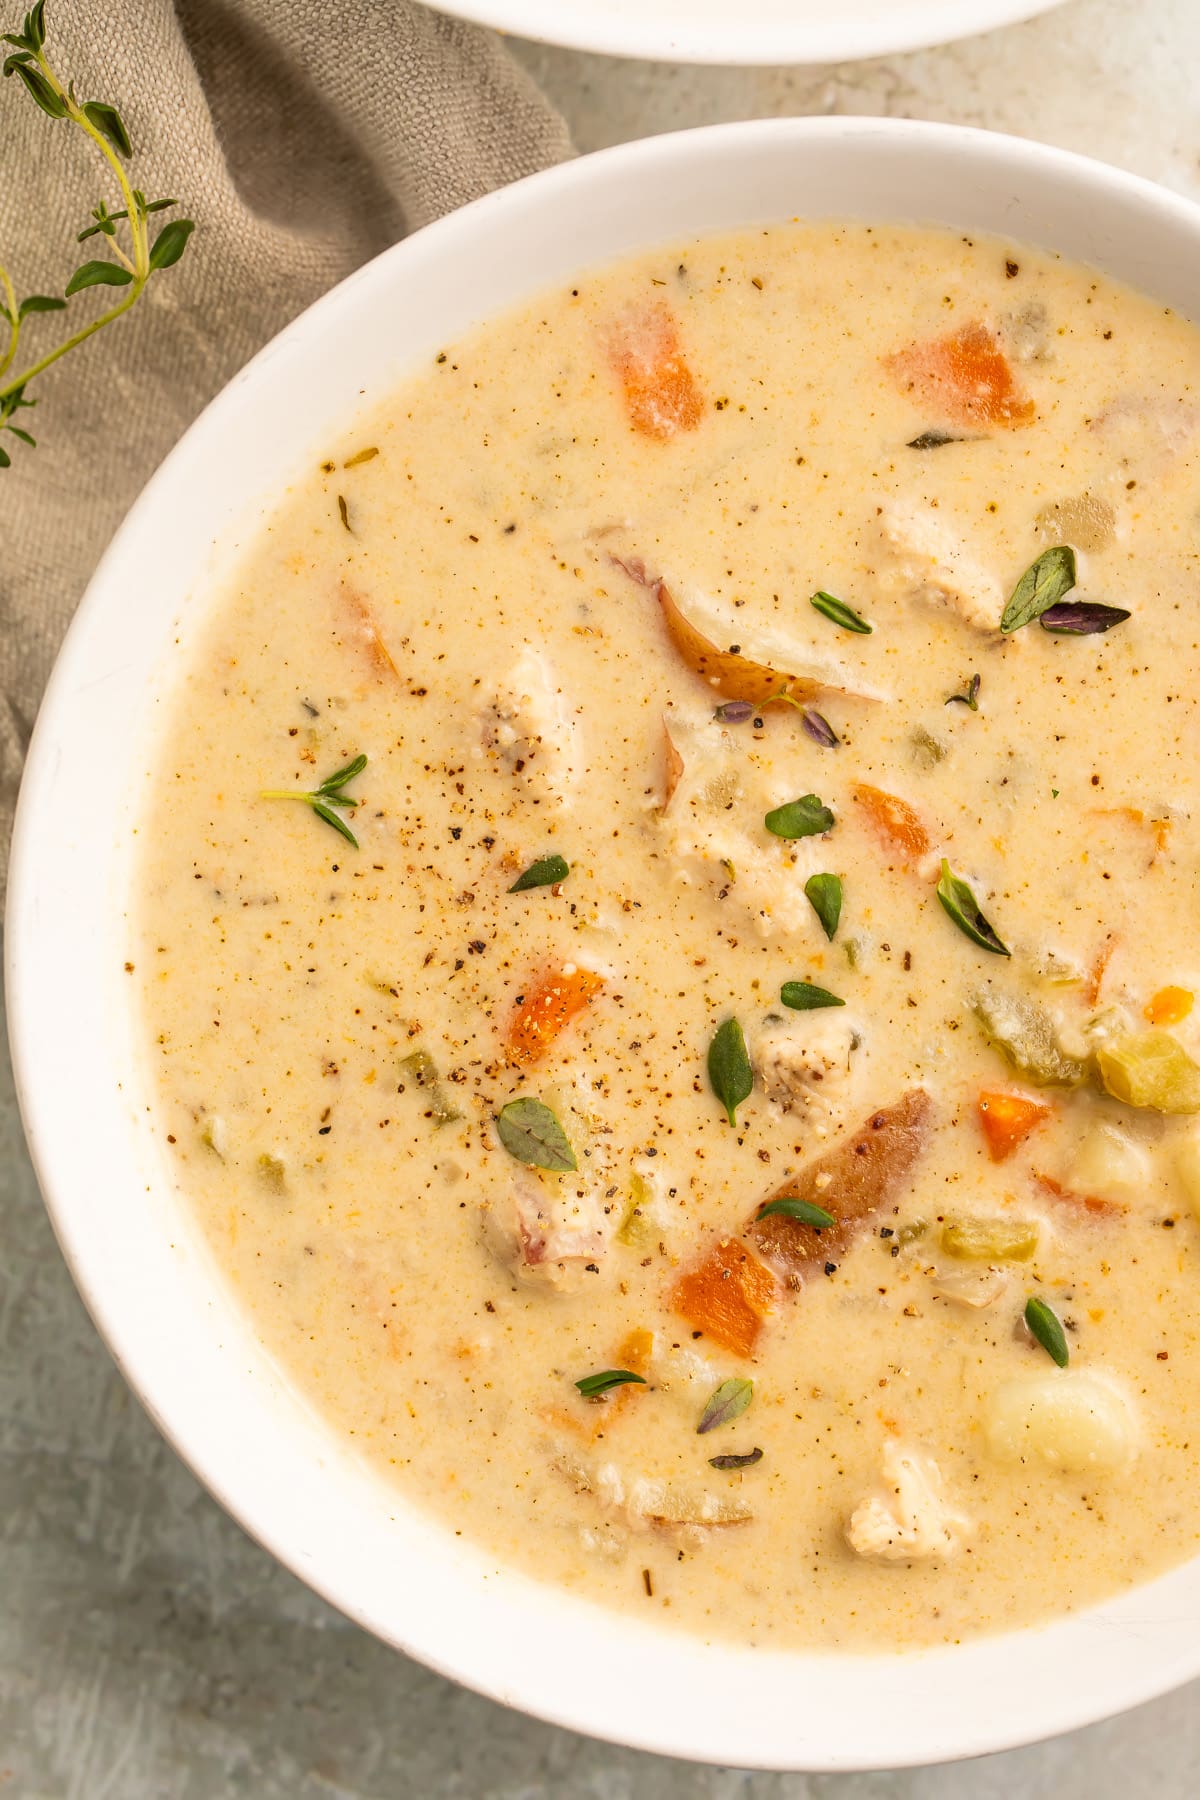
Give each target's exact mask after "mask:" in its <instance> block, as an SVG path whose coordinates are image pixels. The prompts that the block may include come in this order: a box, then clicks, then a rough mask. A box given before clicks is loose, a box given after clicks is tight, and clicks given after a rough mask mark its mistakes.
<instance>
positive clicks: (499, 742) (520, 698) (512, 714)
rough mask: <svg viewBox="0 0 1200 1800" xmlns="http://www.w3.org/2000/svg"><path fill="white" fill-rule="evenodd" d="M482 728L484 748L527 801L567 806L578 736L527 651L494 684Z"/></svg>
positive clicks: (548, 677) (542, 667)
mask: <svg viewBox="0 0 1200 1800" xmlns="http://www.w3.org/2000/svg"><path fill="white" fill-rule="evenodd" d="M481 726H482V736H483V742H484V746H485V748H486V749H488V750H490V751H492V752H493V753H494V754H495V755H496V756H498V758H499V759H500V761H501V762H502V763H503V764H504V766H505V768H507V769H510V770H511V771H512V772H513V774H515V775H519V776H520V777H521V780H522V781H523V782H524V784H525V787H526V789H527V791H528V793H529V795H530V797H531V798H532V799H534V800H535V801H539V802H540V801H550V802H552V803H553V804H555V805H557V806H563V805H565V804H566V802H567V800H568V798H569V796H570V793H571V790H572V788H573V787H574V786H575V784H576V782H577V781H578V779H579V742H578V739H579V732H578V727H577V726H576V723H575V721H574V719H572V718H571V716H570V714H569V713H568V712H567V710H566V708H565V707H564V705H563V703H562V698H561V693H560V690H559V689H558V688H557V686H556V684H555V681H554V677H553V675H552V673H551V671H550V670H549V669H548V668H547V666H546V664H545V662H544V661H543V660H542V658H541V657H540V656H539V655H538V653H537V652H536V650H531V649H529V648H528V647H526V649H524V650H523V651H522V652H521V654H520V656H519V657H518V658H517V661H516V662H515V663H514V664H513V666H512V668H511V669H510V670H509V672H508V674H507V675H504V676H502V677H501V678H500V680H499V681H498V682H497V683H496V685H495V687H494V689H493V690H492V694H491V697H490V699H489V701H488V703H487V706H486V708H485V709H484V712H483V715H482V718H481Z"/></svg>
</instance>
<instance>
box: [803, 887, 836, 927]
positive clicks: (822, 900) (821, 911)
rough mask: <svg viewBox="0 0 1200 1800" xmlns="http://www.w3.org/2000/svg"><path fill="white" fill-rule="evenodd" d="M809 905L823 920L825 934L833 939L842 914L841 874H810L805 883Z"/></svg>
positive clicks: (822, 925)
mask: <svg viewBox="0 0 1200 1800" xmlns="http://www.w3.org/2000/svg"><path fill="white" fill-rule="evenodd" d="M804 892H805V894H806V895H807V896H808V902H809V905H810V906H811V907H812V909H813V911H814V912H815V913H816V915H817V917H818V919H820V921H821V928H822V930H823V931H824V933H825V936H826V937H827V938H829V939H830V940H831V941H832V939H833V936H834V933H835V932H836V931H837V928H838V920H839V919H840V918H841V916H842V878H841V876H840V875H810V876H809V878H808V880H807V881H806V882H805V884H804Z"/></svg>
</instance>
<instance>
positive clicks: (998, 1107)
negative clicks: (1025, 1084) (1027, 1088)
mask: <svg viewBox="0 0 1200 1800" xmlns="http://www.w3.org/2000/svg"><path fill="white" fill-rule="evenodd" d="M977 1105H978V1110H979V1124H980V1127H981V1129H982V1131H983V1135H984V1138H985V1140H986V1142H987V1147H988V1154H989V1155H990V1157H991V1159H992V1161H993V1162H1004V1160H1005V1159H1006V1158H1007V1157H1009V1156H1011V1155H1012V1153H1013V1151H1014V1150H1015V1149H1016V1147H1017V1145H1018V1144H1021V1143H1024V1141H1025V1139H1026V1138H1027V1137H1028V1136H1029V1133H1030V1132H1031V1131H1033V1130H1034V1129H1035V1128H1036V1127H1037V1126H1038V1125H1040V1124H1041V1122H1042V1120H1043V1119H1048V1118H1049V1117H1050V1108H1049V1107H1048V1106H1044V1105H1043V1104H1042V1102H1041V1101H1040V1100H1027V1099H1026V1097H1025V1095H1024V1094H1009V1093H1004V1092H1001V1091H999V1090H993V1089H989V1090H986V1091H985V1092H984V1093H982V1094H980V1096H979V1100H978V1102H977Z"/></svg>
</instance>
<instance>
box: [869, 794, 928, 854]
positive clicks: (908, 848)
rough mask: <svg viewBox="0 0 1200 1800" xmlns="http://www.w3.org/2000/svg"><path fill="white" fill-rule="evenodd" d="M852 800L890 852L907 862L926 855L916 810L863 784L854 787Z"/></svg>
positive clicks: (925, 841)
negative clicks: (901, 856) (900, 855)
mask: <svg viewBox="0 0 1200 1800" xmlns="http://www.w3.org/2000/svg"><path fill="white" fill-rule="evenodd" d="M854 798H855V800H857V802H858V804H859V805H860V806H861V807H862V809H863V811H864V812H865V813H866V815H867V818H868V820H869V821H870V823H871V827H872V829H873V831H874V832H875V835H876V837H877V838H878V839H879V840H880V842H881V843H882V844H883V845H885V847H886V848H887V849H889V850H899V851H901V852H902V853H903V855H904V856H905V857H906V858H907V859H908V861H910V862H915V861H916V860H917V859H918V858H920V857H922V856H927V855H928V854H929V848H930V841H931V840H930V837H929V833H928V831H927V830H926V829H925V822H924V820H923V819H922V817H921V815H920V813H919V812H918V811H917V809H916V807H915V806H910V805H909V803H908V801H907V800H901V798H900V796H899V795H898V794H885V793H884V792H883V789H882V788H877V787H871V786H869V785H868V783H866V782H865V781H856V782H855V784H854Z"/></svg>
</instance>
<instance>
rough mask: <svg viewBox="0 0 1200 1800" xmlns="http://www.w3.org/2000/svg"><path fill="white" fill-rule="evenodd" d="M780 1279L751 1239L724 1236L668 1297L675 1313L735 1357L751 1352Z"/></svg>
mask: <svg viewBox="0 0 1200 1800" xmlns="http://www.w3.org/2000/svg"><path fill="white" fill-rule="evenodd" d="M775 1292H776V1281H775V1277H774V1276H773V1275H772V1273H771V1271H770V1270H769V1269H768V1268H767V1267H766V1266H765V1264H763V1263H761V1262H759V1260H758V1258H757V1256H755V1255H754V1254H753V1253H752V1252H751V1251H750V1250H748V1249H747V1248H746V1246H745V1244H741V1243H738V1241H737V1240H736V1239H735V1238H721V1239H719V1241H718V1242H717V1243H716V1244H714V1246H713V1248H712V1249H711V1250H710V1251H709V1253H708V1255H707V1256H706V1257H705V1258H704V1260H703V1261H702V1262H699V1263H697V1264H696V1266H695V1268H693V1269H689V1270H688V1272H687V1274H686V1275H681V1276H680V1277H679V1280H678V1281H677V1282H676V1283H675V1286H674V1287H673V1288H672V1289H671V1292H670V1295H669V1296H668V1300H669V1304H670V1307H671V1310H672V1311H673V1312H677V1313H678V1314H679V1315H680V1316H681V1318H684V1319H686V1320H687V1322H688V1324H689V1325H690V1326H691V1327H692V1329H693V1330H694V1331H702V1332H704V1334H705V1336H706V1337H710V1338H712V1339H713V1341H714V1342H715V1343H718V1344H720V1345H721V1346H722V1348H723V1349H725V1350H732V1352H733V1353H734V1355H735V1356H751V1355H752V1354H753V1352H754V1346H755V1344H756V1343H757V1342H758V1334H759V1332H760V1331H761V1330H762V1328H763V1321H764V1320H765V1319H766V1316H767V1314H768V1313H769V1312H770V1311H771V1307H772V1302H773V1301H774V1299H775Z"/></svg>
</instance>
